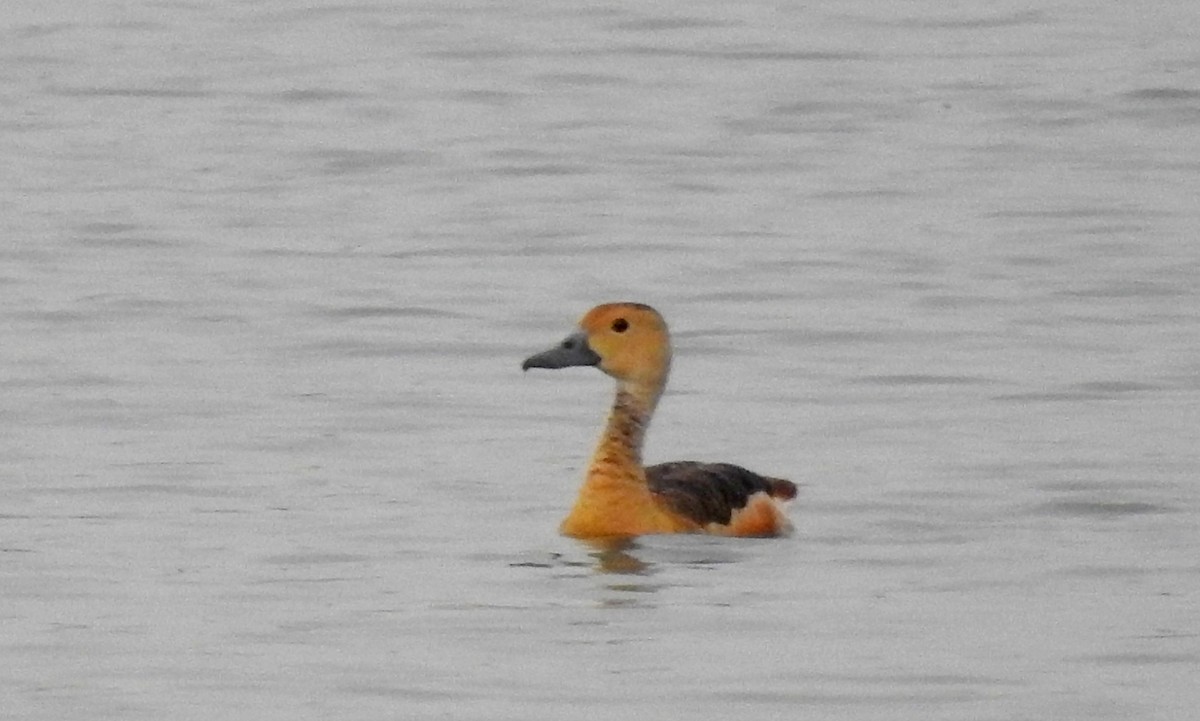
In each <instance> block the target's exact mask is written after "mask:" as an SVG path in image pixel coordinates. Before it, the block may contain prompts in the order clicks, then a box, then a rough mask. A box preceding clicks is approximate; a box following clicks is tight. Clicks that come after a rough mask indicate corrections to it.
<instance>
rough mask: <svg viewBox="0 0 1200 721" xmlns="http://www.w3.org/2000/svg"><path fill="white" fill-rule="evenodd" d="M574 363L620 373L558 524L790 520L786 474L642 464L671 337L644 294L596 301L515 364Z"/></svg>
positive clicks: (637, 529) (769, 527)
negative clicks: (638, 298) (548, 343)
mask: <svg viewBox="0 0 1200 721" xmlns="http://www.w3.org/2000/svg"><path fill="white" fill-rule="evenodd" d="M570 366H597V367H598V368H600V370H602V371H604V372H605V373H607V374H608V375H610V376H612V377H613V378H615V379H616V381H617V393H616V399H615V400H614V401H613V406H612V411H611V412H610V413H609V416H608V424H607V425H606V426H605V428H604V433H603V434H602V435H601V436H600V443H599V444H598V445H597V446H596V452H595V453H594V454H593V455H592V461H591V464H590V465H589V466H588V471H587V477H586V479H585V480H584V483H583V487H582V488H580V490H579V498H578V499H577V500H576V501H575V506H574V507H573V508H572V509H571V512H570V514H568V515H567V517H566V519H564V520H563V522H562V526H561V527H560V530H561V531H562V532H563V533H564V534H566V535H568V536H575V537H577V538H601V537H612V536H640V535H644V534H651V533H689V532H699V533H713V534H720V535H727V536H778V535H783V534H786V533H787V532H789V531H790V530H791V524H790V523H789V522H788V520H787V517H786V516H785V515H784V514H783V510H782V508H781V503H782V502H783V501H787V500H790V499H792V498H794V497H795V496H796V485H795V484H794V483H792V482H791V481H786V480H783V479H781V478H768V477H766V476H760V475H758V474H757V473H754V472H752V471H748V470H746V469H745V468H742V467H740V466H735V465H732V464H728V463H700V462H697V461H677V462H674V463H661V464H659V465H654V466H643V465H642V441H643V439H644V438H645V435H646V426H647V425H648V424H649V423H650V417H651V415H653V413H654V408H655V406H656V405H657V404H658V399H659V397H660V396H661V395H662V392H663V388H664V387H665V386H666V383H667V375H668V374H669V372H670V369H671V339H670V335H669V334H668V332H667V324H666V322H665V321H664V320H663V318H662V316H661V315H659V314H658V311H656V310H654V309H653V308H651V307H650V306H648V305H642V304H640V303H606V304H604V305H599V306H596V307H595V308H593V309H591V310H590V311H588V312H587V314H586V315H584V316H583V318H582V319H581V320H580V321H579V329H578V330H577V331H576V332H575V333H572V334H571V335H569V336H567V338H566V340H564V341H562V343H560V344H559V345H558V346H556V347H554V348H552V349H550V350H548V351H546V352H544V353H538V354H537V355H534V356H531V357H529V358H527V359H526V360H525V362H524V363H523V364H522V365H521V368H522V369H524V370H529V369H530V368H567V367H570Z"/></svg>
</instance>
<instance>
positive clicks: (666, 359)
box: [579, 303, 671, 383]
mask: <svg viewBox="0 0 1200 721" xmlns="http://www.w3.org/2000/svg"><path fill="white" fill-rule="evenodd" d="M579 327H580V329H581V330H582V331H583V333H584V334H585V335H586V337H587V344H588V346H589V347H590V348H591V349H592V351H594V352H595V353H596V355H598V356H599V357H600V362H599V364H598V365H599V367H600V370H602V371H604V372H605V373H607V374H609V375H610V376H612V377H614V378H617V379H618V380H627V381H634V382H650V383H659V382H661V381H662V379H663V378H664V377H665V376H666V374H667V371H668V370H669V369H670V367H671V339H670V335H669V334H668V333H667V324H666V322H665V321H664V320H663V318H662V316H661V315H659V314H658V311H656V310H654V309H653V308H651V307H650V306H648V305H642V304H641V303H606V304H604V305H598V306H596V307H595V308H592V309H591V310H590V311H588V312H587V314H586V315H585V316H583V318H582V319H581V320H580V321H579Z"/></svg>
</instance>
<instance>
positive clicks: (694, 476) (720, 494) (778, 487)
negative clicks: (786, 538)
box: [646, 461, 796, 527]
mask: <svg viewBox="0 0 1200 721" xmlns="http://www.w3.org/2000/svg"><path fill="white" fill-rule="evenodd" d="M646 481H647V483H648V484H649V486H650V490H651V491H652V492H653V493H654V494H655V495H656V496H657V497H658V498H660V499H661V500H662V502H663V504H664V505H666V506H667V507H669V508H670V509H671V510H673V511H675V512H676V513H678V514H680V515H682V516H686V517H687V518H690V519H691V520H693V521H695V522H696V523H698V524H699V525H700V526H702V527H703V526H708V525H709V524H714V523H715V524H719V525H721V526H728V525H730V523H731V521H732V519H733V517H734V515H735V514H736V513H738V512H739V511H741V510H742V509H743V508H746V506H747V505H748V504H749V503H750V501H751V499H753V498H754V497H755V495H757V494H765V495H767V496H770V497H772V498H777V499H779V500H790V499H792V498H795V497H796V484H795V483H792V482H791V481H786V480H784V479H782V478H770V477H768V476H761V475H759V474H757V473H755V472H754V471H750V470H747V469H745V468H742V467H741V466H735V465H733V464H732V463H700V462H698V461H674V462H672V463H660V464H658V465H655V466H648V467H647V468H646Z"/></svg>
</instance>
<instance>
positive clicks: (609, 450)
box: [588, 381, 663, 484]
mask: <svg viewBox="0 0 1200 721" xmlns="http://www.w3.org/2000/svg"><path fill="white" fill-rule="evenodd" d="M662 387H663V384H662V383H661V382H659V383H634V382H629V381H621V382H619V383H618V384H617V395H616V397H615V398H614V399H613V406H612V411H610V412H609V414H608V423H607V424H606V425H605V427H604V433H603V434H602V435H601V436H600V443H599V445H598V446H597V447H596V453H595V454H594V455H593V456H592V463H591V466H590V468H589V469H588V480H589V481H601V480H625V481H630V480H632V481H635V482H637V483H639V484H644V483H645V481H646V477H645V471H644V470H643V468H642V442H643V441H644V440H645V438H646V427H647V426H649V425H650V418H651V416H653V415H654V408H655V407H656V406H657V405H658V399H659V397H660V396H661V395H662Z"/></svg>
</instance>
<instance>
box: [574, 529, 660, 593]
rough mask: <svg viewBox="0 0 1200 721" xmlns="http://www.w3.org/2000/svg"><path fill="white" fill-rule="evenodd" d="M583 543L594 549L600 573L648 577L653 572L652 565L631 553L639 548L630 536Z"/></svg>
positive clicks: (593, 554)
mask: <svg viewBox="0 0 1200 721" xmlns="http://www.w3.org/2000/svg"><path fill="white" fill-rule="evenodd" d="M583 543H584V544H585V545H587V546H590V547H591V548H592V549H593V551H592V553H591V556H592V558H595V559H596V570H597V571H599V572H600V573H617V574H622V575H634V576H646V575H649V574H650V573H652V572H653V570H652V569H653V565H652V564H650V563H647V562H645V561H643V560H641V559H640V558H638V557H637V556H634V555H633V553H631V551H632V550H633V549H635V548H637V547H638V543H637V539H636V538H633V537H630V536H616V537H612V538H599V539H596V538H592V539H587V540H585V541H583ZM625 585H628V584H625ZM626 590H633V589H626Z"/></svg>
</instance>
